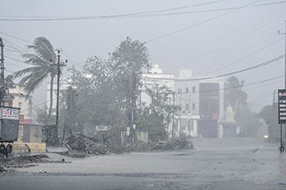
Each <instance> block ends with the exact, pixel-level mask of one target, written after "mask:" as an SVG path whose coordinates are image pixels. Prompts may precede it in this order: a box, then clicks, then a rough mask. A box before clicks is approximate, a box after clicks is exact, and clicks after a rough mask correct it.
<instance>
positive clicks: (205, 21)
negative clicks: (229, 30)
mask: <svg viewBox="0 0 286 190" xmlns="http://www.w3.org/2000/svg"><path fill="white" fill-rule="evenodd" d="M259 1H261V0H257V1H253V2H252V3H249V4H246V5H244V6H241V7H238V8H236V9H234V10H231V11H228V12H226V13H223V14H220V15H218V16H215V17H212V18H210V19H206V20H204V21H202V22H199V23H196V24H193V25H191V26H188V27H185V28H182V29H180V30H176V31H174V32H171V33H169V34H165V35H163V36H159V37H157V38H154V39H151V40H149V41H147V42H146V43H150V42H153V41H156V40H159V39H162V38H165V37H167V36H171V35H173V34H177V33H179V32H182V31H185V30H188V29H190V28H193V27H195V26H199V25H201V24H205V23H208V22H210V21H212V20H215V19H217V18H220V17H223V16H225V15H228V14H230V13H233V12H235V11H238V10H240V9H243V8H245V7H248V6H250V5H252V4H254V3H257V2H259Z"/></svg>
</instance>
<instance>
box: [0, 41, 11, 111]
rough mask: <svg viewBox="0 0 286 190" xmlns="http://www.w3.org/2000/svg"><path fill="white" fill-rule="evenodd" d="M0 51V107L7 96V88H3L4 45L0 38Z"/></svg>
mask: <svg viewBox="0 0 286 190" xmlns="http://www.w3.org/2000/svg"><path fill="white" fill-rule="evenodd" d="M0 51H1V57H0V70H1V73H0V106H3V105H4V98H5V96H6V95H8V93H9V92H8V88H6V87H5V76H4V69H5V67H4V43H3V40H2V38H0Z"/></svg>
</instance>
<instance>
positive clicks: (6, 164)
mask: <svg viewBox="0 0 286 190" xmlns="http://www.w3.org/2000/svg"><path fill="white" fill-rule="evenodd" d="M37 163H69V162H66V161H65V159H63V158H62V159H52V158H50V157H49V156H48V155H46V154H37V155H21V156H14V157H8V158H1V159H0V172H3V171H7V169H8V168H25V167H32V166H36V164H37Z"/></svg>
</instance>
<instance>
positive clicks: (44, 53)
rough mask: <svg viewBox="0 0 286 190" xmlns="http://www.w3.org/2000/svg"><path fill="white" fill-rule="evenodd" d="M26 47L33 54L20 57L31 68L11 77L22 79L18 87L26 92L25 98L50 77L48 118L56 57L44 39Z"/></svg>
mask: <svg viewBox="0 0 286 190" xmlns="http://www.w3.org/2000/svg"><path fill="white" fill-rule="evenodd" d="M27 47H28V49H31V50H33V51H34V53H26V54H22V57H23V58H25V59H26V61H25V63H27V64H30V65H32V66H31V67H28V68H25V69H23V70H20V71H17V72H15V73H13V76H14V77H15V78H17V77H23V78H22V79H21V80H20V82H19V85H20V86H22V87H23V89H24V90H25V91H26V92H27V96H29V95H30V94H31V93H32V92H34V90H35V89H36V88H37V87H38V86H39V85H41V84H42V82H43V81H44V79H46V78H47V77H49V76H50V77H51V88H50V107H49V117H50V116H51V113H52V106H53V82H54V78H55V76H56V75H57V67H55V66H54V64H55V63H56V61H57V56H56V54H55V52H54V48H53V46H52V44H51V43H50V42H49V40H47V39H46V38H45V37H38V38H36V39H35V40H34V43H33V45H28V46H27Z"/></svg>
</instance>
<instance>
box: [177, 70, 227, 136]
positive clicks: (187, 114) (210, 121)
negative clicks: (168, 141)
mask: <svg viewBox="0 0 286 190" xmlns="http://www.w3.org/2000/svg"><path fill="white" fill-rule="evenodd" d="M223 88H224V79H217V78H209V79H204V80H201V79H195V78H192V72H191V70H182V71H180V74H179V78H177V79H175V94H176V95H175V99H176V105H177V106H179V107H180V108H181V109H180V113H179V118H178V119H179V127H178V129H177V133H178V134H185V135H190V136H203V137H222V130H221V126H220V123H221V122H222V121H224V115H225V114H224V112H225V106H224V90H223Z"/></svg>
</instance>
